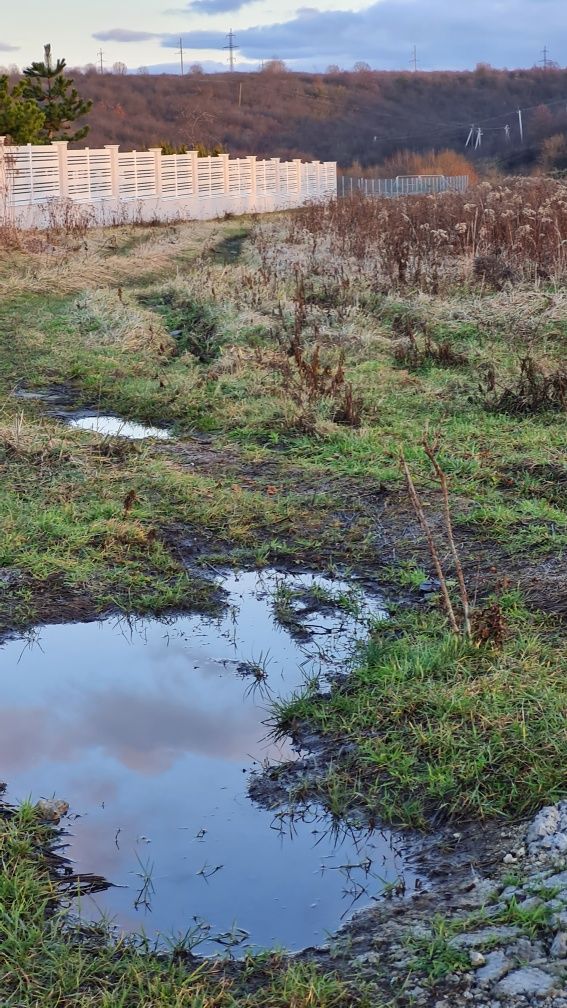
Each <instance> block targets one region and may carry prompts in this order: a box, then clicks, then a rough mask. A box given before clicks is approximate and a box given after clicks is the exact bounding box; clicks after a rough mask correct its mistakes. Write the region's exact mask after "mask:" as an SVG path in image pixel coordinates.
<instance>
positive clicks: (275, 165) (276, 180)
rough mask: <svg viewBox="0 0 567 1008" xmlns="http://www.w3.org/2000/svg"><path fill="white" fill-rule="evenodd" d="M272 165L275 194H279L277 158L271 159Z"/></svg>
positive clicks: (278, 163) (278, 164) (278, 160)
mask: <svg viewBox="0 0 567 1008" xmlns="http://www.w3.org/2000/svg"><path fill="white" fill-rule="evenodd" d="M272 164H273V166H274V178H275V186H276V193H278V194H279V191H280V164H281V162H280V159H279V157H274V158H272Z"/></svg>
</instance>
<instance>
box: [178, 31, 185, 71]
mask: <svg viewBox="0 0 567 1008" xmlns="http://www.w3.org/2000/svg"><path fill="white" fill-rule="evenodd" d="M177 52H178V53H179V59H180V61H181V76H182V77H183V73H184V66H183V39H182V38H181V36H180V37H179V49H178V50H177Z"/></svg>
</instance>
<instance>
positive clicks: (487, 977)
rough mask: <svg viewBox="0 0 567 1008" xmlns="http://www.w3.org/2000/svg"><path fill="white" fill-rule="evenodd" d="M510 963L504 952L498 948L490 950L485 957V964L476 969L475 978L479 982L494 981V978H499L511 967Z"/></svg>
mask: <svg viewBox="0 0 567 1008" xmlns="http://www.w3.org/2000/svg"><path fill="white" fill-rule="evenodd" d="M512 965H513V963H512V961H511V960H510V959H508V957H507V956H506V955H505V954H504V952H502V951H500V950H498V951H496V952H490V954H489V955H487V957H486V965H485V966H483V967H482V969H479V970H478V971H477V974H476V978H477V980H478V981H479V983H494V982H495V981H496V980H501V979H502V977H503V976H505V974H506V973H508V972H509V971H510V970H511V969H512Z"/></svg>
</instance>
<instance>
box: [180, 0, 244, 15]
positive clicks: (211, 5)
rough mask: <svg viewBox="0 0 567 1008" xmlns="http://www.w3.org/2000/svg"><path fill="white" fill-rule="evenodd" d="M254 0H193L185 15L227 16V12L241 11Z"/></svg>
mask: <svg viewBox="0 0 567 1008" xmlns="http://www.w3.org/2000/svg"><path fill="white" fill-rule="evenodd" d="M253 2H254V0H192V3H190V4H189V5H188V7H187V8H186V10H185V11H184V13H191V12H195V13H196V14H225V13H226V12H227V11H237V10H241V9H242V7H247V6H248V4H250V3H253Z"/></svg>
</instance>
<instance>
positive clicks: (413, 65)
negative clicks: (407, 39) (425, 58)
mask: <svg viewBox="0 0 567 1008" xmlns="http://www.w3.org/2000/svg"><path fill="white" fill-rule="evenodd" d="M410 65H411V68H412V70H413V72H414V73H417V46H416V45H414V47H413V49H412V53H411V60H410Z"/></svg>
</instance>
